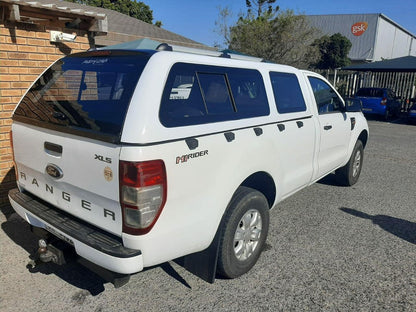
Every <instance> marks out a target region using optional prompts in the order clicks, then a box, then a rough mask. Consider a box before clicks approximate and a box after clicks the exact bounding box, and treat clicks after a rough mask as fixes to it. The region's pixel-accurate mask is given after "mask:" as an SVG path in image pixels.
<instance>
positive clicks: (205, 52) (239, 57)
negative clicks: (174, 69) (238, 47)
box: [156, 43, 264, 62]
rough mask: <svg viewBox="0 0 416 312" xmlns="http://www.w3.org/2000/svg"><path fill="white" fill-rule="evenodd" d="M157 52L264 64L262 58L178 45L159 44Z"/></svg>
mask: <svg viewBox="0 0 416 312" xmlns="http://www.w3.org/2000/svg"><path fill="white" fill-rule="evenodd" d="M156 50H158V51H174V52H184V53H191V54H198V55H206V56H214V57H225V58H231V59H235V60H243V61H252V62H263V61H264V60H263V59H262V58H259V57H254V56H249V55H241V54H235V53H227V52H222V51H213V50H204V49H196V48H188V47H183V46H177V45H169V44H167V43H161V44H159V45H158V46H157V48H156Z"/></svg>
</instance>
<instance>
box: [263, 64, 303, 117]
mask: <svg viewBox="0 0 416 312" xmlns="http://www.w3.org/2000/svg"><path fill="white" fill-rule="evenodd" d="M270 80H271V82H272V87H273V94H274V99H275V101H276V107H277V111H278V112H279V113H280V114H285V113H295V112H304V111H306V104H305V100H304V99H303V95H302V90H301V88H300V85H299V81H298V78H297V77H296V75H295V74H289V73H277V72H270Z"/></svg>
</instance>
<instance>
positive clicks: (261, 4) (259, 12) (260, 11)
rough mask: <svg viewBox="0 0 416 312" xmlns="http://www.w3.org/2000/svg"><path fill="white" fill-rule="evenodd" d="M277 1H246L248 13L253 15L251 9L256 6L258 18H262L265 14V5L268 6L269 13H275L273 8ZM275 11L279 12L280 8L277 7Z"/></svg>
mask: <svg viewBox="0 0 416 312" xmlns="http://www.w3.org/2000/svg"><path fill="white" fill-rule="evenodd" d="M275 2H276V0H256V1H250V0H246V6H247V8H248V11H249V12H250V13H251V8H252V7H253V5H254V6H256V7H257V17H260V16H261V15H262V14H263V8H264V6H265V5H268V7H267V12H268V13H272V12H273V6H272V4H274V3H275ZM275 11H279V6H276V8H275Z"/></svg>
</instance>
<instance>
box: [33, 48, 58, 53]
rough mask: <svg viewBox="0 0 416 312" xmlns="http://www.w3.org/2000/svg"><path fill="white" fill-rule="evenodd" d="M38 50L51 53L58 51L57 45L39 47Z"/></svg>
mask: <svg viewBox="0 0 416 312" xmlns="http://www.w3.org/2000/svg"><path fill="white" fill-rule="evenodd" d="M37 51H38V52H40V53H49V54H53V53H56V48H55V47H53V48H52V47H37Z"/></svg>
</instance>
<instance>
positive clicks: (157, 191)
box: [120, 160, 167, 235]
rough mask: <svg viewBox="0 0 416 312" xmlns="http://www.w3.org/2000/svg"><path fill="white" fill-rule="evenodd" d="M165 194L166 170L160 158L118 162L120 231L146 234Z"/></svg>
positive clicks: (155, 218) (155, 217)
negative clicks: (121, 215)
mask: <svg viewBox="0 0 416 312" xmlns="http://www.w3.org/2000/svg"><path fill="white" fill-rule="evenodd" d="M166 194H167V183H166V169H165V164H164V162H163V161H162V160H152V161H145V162H130V161H120V203H121V208H122V210H123V232H124V233H128V234H133V235H138V234H139V235H140V234H146V233H148V232H149V231H150V230H151V229H152V227H153V226H154V225H155V223H156V221H157V219H158V217H159V216H160V213H161V212H162V209H163V206H164V205H165V202H166Z"/></svg>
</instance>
